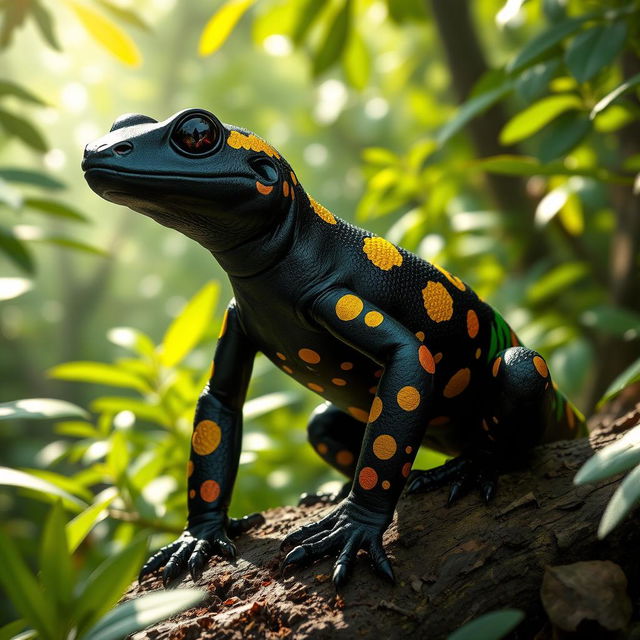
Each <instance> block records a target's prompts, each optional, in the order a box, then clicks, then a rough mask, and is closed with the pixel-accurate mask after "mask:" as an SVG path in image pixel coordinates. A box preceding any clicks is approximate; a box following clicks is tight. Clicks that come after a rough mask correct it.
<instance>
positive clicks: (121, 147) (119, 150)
mask: <svg viewBox="0 0 640 640" xmlns="http://www.w3.org/2000/svg"><path fill="white" fill-rule="evenodd" d="M132 151H133V145H132V144H131V143H130V142H120V143H118V144H117V145H116V146H115V147H113V153H115V154H116V155H117V156H126V155H127V153H131V152H132Z"/></svg>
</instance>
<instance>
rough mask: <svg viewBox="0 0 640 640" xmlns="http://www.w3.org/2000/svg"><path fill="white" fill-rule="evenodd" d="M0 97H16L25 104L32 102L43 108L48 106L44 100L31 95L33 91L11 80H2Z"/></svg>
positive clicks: (0, 81)
mask: <svg viewBox="0 0 640 640" xmlns="http://www.w3.org/2000/svg"><path fill="white" fill-rule="evenodd" d="M0 96H14V97H15V98H19V99H20V100H23V101H24V102H31V103H33V104H39V105H43V106H46V104H47V103H46V102H45V101H44V100H42V99H41V98H39V97H38V96H36V95H35V94H33V93H31V91H29V90H27V89H25V88H24V87H21V86H20V85H19V84H16V83H15V82H11V81H9V80H0Z"/></svg>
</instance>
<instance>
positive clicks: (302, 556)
mask: <svg viewBox="0 0 640 640" xmlns="http://www.w3.org/2000/svg"><path fill="white" fill-rule="evenodd" d="M306 558H307V551H306V549H305V548H304V547H296V548H295V549H293V550H291V551H289V553H288V554H287V555H286V556H285V559H284V560H283V561H282V564H281V565H280V572H281V573H284V571H285V569H286V568H287V567H289V566H291V565H293V564H299V563H301V562H302V561H303V560H306Z"/></svg>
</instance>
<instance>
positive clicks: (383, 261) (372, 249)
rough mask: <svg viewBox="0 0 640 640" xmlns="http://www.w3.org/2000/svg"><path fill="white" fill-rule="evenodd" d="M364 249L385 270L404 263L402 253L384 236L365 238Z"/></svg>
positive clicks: (372, 260)
mask: <svg viewBox="0 0 640 640" xmlns="http://www.w3.org/2000/svg"><path fill="white" fill-rule="evenodd" d="M362 250H363V251H364V252H365V253H366V255H367V258H369V260H370V261H371V262H372V263H373V264H374V265H375V266H376V267H378V269H382V270H383V271H389V269H391V268H392V267H399V266H400V265H401V264H402V254H401V253H400V252H399V251H398V250H397V249H396V248H395V247H394V246H393V245H392V244H391V243H390V242H389V241H388V240H385V239H384V238H380V237H378V236H374V237H373V238H365V239H364V246H363V248H362Z"/></svg>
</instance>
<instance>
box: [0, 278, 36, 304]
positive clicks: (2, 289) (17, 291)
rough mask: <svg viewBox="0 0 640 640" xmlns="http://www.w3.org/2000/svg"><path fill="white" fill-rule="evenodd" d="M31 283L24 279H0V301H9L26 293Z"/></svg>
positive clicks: (31, 285)
mask: <svg viewBox="0 0 640 640" xmlns="http://www.w3.org/2000/svg"><path fill="white" fill-rule="evenodd" d="M32 287H33V282H32V281H31V280H27V279H26V278H0V300H11V299H13V298H17V297H18V296H21V295H22V294H24V293H26V292H27V291H29V290H30V289H31V288H32Z"/></svg>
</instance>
